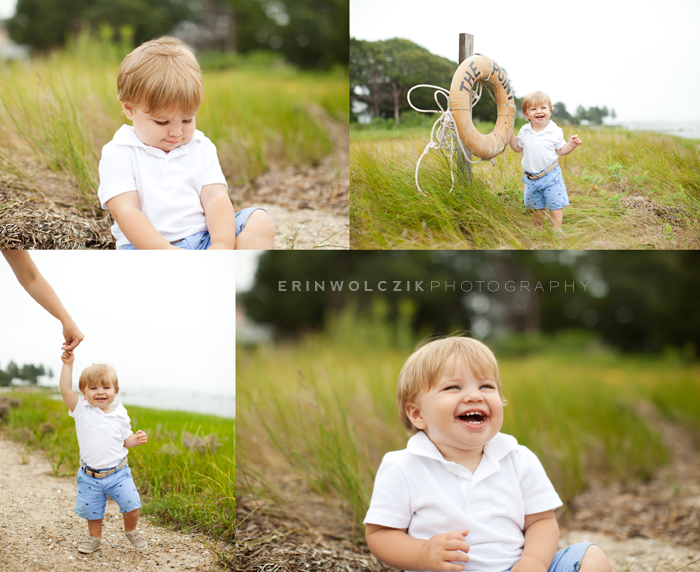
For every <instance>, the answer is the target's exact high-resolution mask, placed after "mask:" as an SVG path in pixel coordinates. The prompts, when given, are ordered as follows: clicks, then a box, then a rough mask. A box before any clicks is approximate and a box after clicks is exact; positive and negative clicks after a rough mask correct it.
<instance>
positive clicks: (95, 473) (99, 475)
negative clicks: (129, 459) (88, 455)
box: [83, 457, 126, 479]
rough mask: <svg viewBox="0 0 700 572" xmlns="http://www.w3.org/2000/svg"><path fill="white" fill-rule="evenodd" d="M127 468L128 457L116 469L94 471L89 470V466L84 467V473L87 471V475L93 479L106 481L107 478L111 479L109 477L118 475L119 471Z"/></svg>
mask: <svg viewBox="0 0 700 572" xmlns="http://www.w3.org/2000/svg"><path fill="white" fill-rule="evenodd" d="M124 467H126V457H124V460H123V461H122V462H121V463H119V465H118V466H116V467H114V468H113V469H106V470H104V471H93V470H92V469H90V468H88V466H87V465H83V471H85V474H86V475H88V476H90V477H93V478H95V479H104V478H105V477H109V475H113V474H114V473H116V472H117V471H118V470H120V469H123V468H124Z"/></svg>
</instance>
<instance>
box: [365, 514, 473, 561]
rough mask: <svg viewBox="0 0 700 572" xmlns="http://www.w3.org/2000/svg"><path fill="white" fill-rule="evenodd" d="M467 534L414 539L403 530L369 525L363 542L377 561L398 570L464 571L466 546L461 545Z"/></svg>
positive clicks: (467, 548)
mask: <svg viewBox="0 0 700 572" xmlns="http://www.w3.org/2000/svg"><path fill="white" fill-rule="evenodd" d="M468 533H469V531H468V530H459V531H453V532H448V533H445V534H437V535H435V536H433V537H432V538H430V539H429V540H422V539H420V538H413V537H412V536H409V535H408V534H406V531H405V530H400V529H398V528H388V527H386V526H379V525H377V524H368V525H367V528H366V530H365V538H366V540H367V546H369V549H370V551H371V552H372V554H374V555H375V556H376V557H377V558H379V560H381V561H382V562H384V563H385V564H388V565H389V566H393V567H394V568H399V569H401V570H455V571H457V570H464V566H463V565H460V564H452V562H453V561H454V562H468V561H469V556H467V555H466V554H464V553H465V552H468V551H469V545H468V544H467V543H466V542H464V537H465V536H466V535H467V534H468Z"/></svg>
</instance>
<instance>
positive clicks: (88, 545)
mask: <svg viewBox="0 0 700 572" xmlns="http://www.w3.org/2000/svg"><path fill="white" fill-rule="evenodd" d="M100 544H101V542H100V539H99V538H97V537H96V536H90V537H88V539H87V540H86V541H85V542H81V543H80V544H78V552H82V553H83V554H92V553H93V552H95V551H96V550H99V549H100Z"/></svg>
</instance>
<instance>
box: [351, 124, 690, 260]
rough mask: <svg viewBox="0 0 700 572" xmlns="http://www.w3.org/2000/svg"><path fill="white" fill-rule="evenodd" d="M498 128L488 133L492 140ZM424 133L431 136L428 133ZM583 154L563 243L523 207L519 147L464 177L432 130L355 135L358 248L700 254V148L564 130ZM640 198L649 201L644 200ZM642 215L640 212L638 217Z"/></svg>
mask: <svg viewBox="0 0 700 572" xmlns="http://www.w3.org/2000/svg"><path fill="white" fill-rule="evenodd" d="M490 128H492V126H489V125H486V124H484V125H480V131H482V132H489V131H490ZM421 132H422V133H421ZM575 132H576V133H578V134H579V136H580V137H581V139H582V140H583V142H584V144H583V146H581V147H579V148H578V149H577V150H575V151H574V152H573V153H571V154H570V155H567V156H565V157H562V158H560V159H559V161H560V165H561V167H562V171H563V174H564V181H565V183H566V186H567V189H568V192H569V200H570V202H571V206H570V207H567V208H566V209H564V227H563V228H564V232H565V234H566V236H565V237H564V238H562V237H561V236H559V235H556V234H553V233H552V232H551V229H550V227H549V225H546V226H545V228H544V229H542V228H538V227H536V226H535V225H534V224H533V220H532V214H531V212H530V211H528V209H526V208H525V207H524V205H523V198H522V195H523V183H522V167H521V160H522V155H521V154H516V153H514V152H513V151H512V150H511V149H510V148H507V149H506V151H505V152H504V153H503V154H502V155H499V156H498V157H497V159H496V163H495V166H492V165H491V164H490V163H485V162H482V163H479V164H477V165H473V166H472V170H471V172H472V179H471V180H468V178H467V176H466V175H465V174H464V173H455V177H456V180H455V188H454V190H453V191H452V192H451V193H450V192H449V189H450V185H451V180H450V167H449V161H448V160H447V159H446V158H445V157H443V156H442V155H440V154H439V153H437V152H435V151H432V152H431V153H430V155H429V156H428V157H426V158H424V159H423V162H422V163H421V169H420V173H419V183H420V186H421V188H422V189H423V190H424V192H425V193H426V195H427V196H422V195H421V194H420V193H419V192H418V189H417V188H416V184H415V181H414V173H415V168H416V162H417V160H418V158H419V157H420V156H421V154H422V152H423V149H424V148H425V146H426V144H427V143H428V141H429V140H430V129H429V127H428V126H425V125H418V126H410V127H408V128H406V129H404V128H400V129H396V128H394V129H387V130H382V129H359V128H357V127H353V128H352V129H351V135H350V141H351V146H350V180H351V188H352V189H353V195H352V196H353V200H352V202H351V211H350V218H351V229H352V234H351V241H352V246H353V248H360V249H435V248H439V249H448V248H455V249H471V248H478V249H484V248H488V249H491V248H518V249H539V248H550V249H559V248H565V249H584V248H635V249H640V248H697V247H698V234H699V233H700V154H699V153H698V143H697V142H694V141H686V140H682V139H679V138H675V137H670V136H664V135H656V134H652V133H638V132H631V131H626V130H623V129H614V128H601V129H595V128H590V127H588V128H587V127H580V126H579V127H577V128H575V129H574V127H570V126H565V127H564V136H565V138H567V139H568V138H569V137H570V136H571V135H573V134H574V133H575ZM636 197H644V200H640V199H639V198H636ZM635 207H640V208H639V209H636V210H635Z"/></svg>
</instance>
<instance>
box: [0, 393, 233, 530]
mask: <svg viewBox="0 0 700 572" xmlns="http://www.w3.org/2000/svg"><path fill="white" fill-rule="evenodd" d="M55 396H56V394H55V393H54V392H53V391H46V392H38V393H29V392H24V391H17V392H14V393H3V397H7V398H10V399H17V400H19V401H20V405H19V407H16V408H12V409H11V410H10V411H9V414H8V415H7V418H6V421H5V423H4V424H3V425H2V428H3V431H4V433H5V435H7V436H8V437H10V438H11V439H14V440H17V441H19V442H20V443H22V444H23V446H24V451H25V453H26V454H29V453H30V452H31V451H34V450H40V451H43V452H44V453H45V454H46V457H47V459H48V460H49V462H50V463H51V468H52V471H53V474H54V476H73V477H74V476H75V474H76V473H77V471H78V467H79V451H78V441H77V439H76V436H75V422H74V420H73V418H72V417H70V416H69V415H68V410H67V409H66V406H65V405H64V404H63V401H61V399H60V398H59V399H54V397H55ZM128 411H129V417H130V418H131V427H132V429H133V431H134V432H135V431H137V430H138V429H142V430H143V431H145V432H146V433H147V434H148V443H147V444H146V445H143V446H140V447H137V448H135V449H132V450H131V451H130V453H129V466H130V467H131V468H132V470H133V473H134V481H135V482H136V486H137V487H138V488H139V492H140V493H141V495H142V501H143V505H144V506H143V508H142V513H143V514H150V515H153V516H155V517H156V519H157V520H158V521H159V522H161V523H165V524H169V525H172V526H174V527H175V528H177V529H183V530H196V531H201V532H204V533H206V534H210V535H212V536H216V537H217V538H220V539H222V540H225V541H229V542H232V541H233V538H234V526H235V503H236V501H235V494H234V493H235V487H236V481H235V473H234V464H235V463H234V459H235V456H236V452H235V429H234V428H233V426H234V422H233V420H232V419H225V418H222V417H216V416H214V415H202V414H196V413H185V412H181V411H160V410H156V409H147V408H144V407H136V406H130V407H128Z"/></svg>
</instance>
